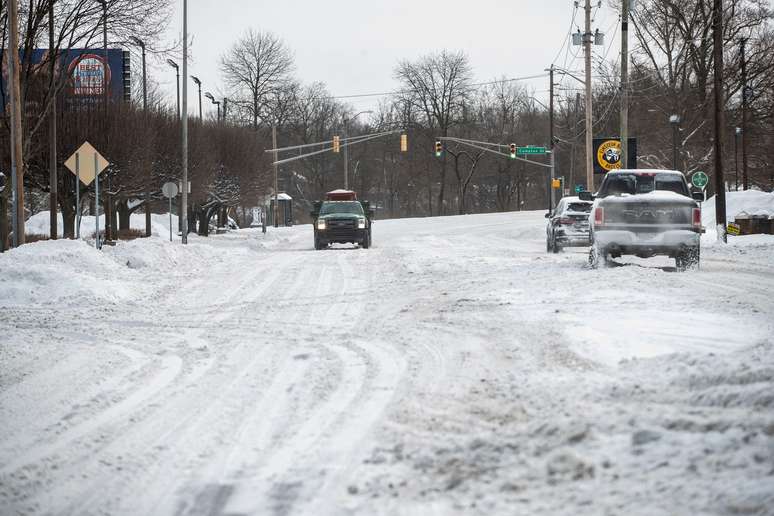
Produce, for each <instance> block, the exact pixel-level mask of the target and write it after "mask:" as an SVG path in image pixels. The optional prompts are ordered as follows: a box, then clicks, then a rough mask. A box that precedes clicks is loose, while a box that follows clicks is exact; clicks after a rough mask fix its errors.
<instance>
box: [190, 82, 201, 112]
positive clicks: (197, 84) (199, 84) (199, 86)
mask: <svg viewBox="0 0 774 516" xmlns="http://www.w3.org/2000/svg"><path fill="white" fill-rule="evenodd" d="M191 79H192V80H193V82H194V83H195V84H196V86H197V87H198V88H199V121H200V122H201V120H202V81H200V80H199V78H198V77H194V76H193V75H192V76H191Z"/></svg>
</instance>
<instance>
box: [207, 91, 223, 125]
mask: <svg viewBox="0 0 774 516" xmlns="http://www.w3.org/2000/svg"><path fill="white" fill-rule="evenodd" d="M204 96H205V97H207V98H208V99H210V102H212V103H213V104H215V105H216V106H218V118H217V120H218V122H220V101H219V100H215V97H213V96H212V93H210V92H209V91H208V92H206V93H205V94H204Z"/></svg>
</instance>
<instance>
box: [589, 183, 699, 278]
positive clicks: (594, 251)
mask: <svg viewBox="0 0 774 516" xmlns="http://www.w3.org/2000/svg"><path fill="white" fill-rule="evenodd" d="M579 197H580V198H581V199H583V200H588V201H594V205H593V207H592V209H591V215H590V217H589V221H590V223H591V224H590V226H591V237H590V238H591V250H590V251H589V264H590V265H591V266H592V267H597V266H598V265H600V264H606V263H607V261H608V259H609V258H618V257H620V256H622V255H634V256H638V257H640V258H649V257H651V256H659V255H660V256H669V257H671V258H674V259H675V265H676V266H677V269H678V270H681V271H683V270H686V269H690V268H695V267H698V265H699V257H700V241H701V234H702V233H703V232H704V229H703V228H702V225H701V208H700V207H699V205H698V204H697V201H703V200H704V194H703V193H702V192H694V193H691V190H690V188H689V187H688V183H687V182H686V180H685V176H684V175H683V174H682V173H681V172H677V171H673V170H640V169H638V170H619V171H614V172H608V173H607V175H606V176H605V178H604V179H603V180H602V185H601V186H600V187H599V191H598V192H597V194H596V195H593V194H592V193H591V192H581V193H580V195H579Z"/></svg>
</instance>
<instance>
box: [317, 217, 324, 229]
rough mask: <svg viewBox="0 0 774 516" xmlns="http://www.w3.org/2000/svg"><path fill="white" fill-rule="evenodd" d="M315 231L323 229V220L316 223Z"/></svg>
mask: <svg viewBox="0 0 774 516" xmlns="http://www.w3.org/2000/svg"><path fill="white" fill-rule="evenodd" d="M317 229H319V230H323V229H325V220H323V219H320V220H318V221H317Z"/></svg>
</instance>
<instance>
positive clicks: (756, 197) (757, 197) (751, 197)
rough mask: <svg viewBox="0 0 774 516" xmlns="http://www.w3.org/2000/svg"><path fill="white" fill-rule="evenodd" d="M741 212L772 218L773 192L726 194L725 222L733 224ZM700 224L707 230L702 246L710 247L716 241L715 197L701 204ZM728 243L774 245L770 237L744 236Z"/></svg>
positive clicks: (773, 215)
mask: <svg viewBox="0 0 774 516" xmlns="http://www.w3.org/2000/svg"><path fill="white" fill-rule="evenodd" d="M742 212H744V213H746V214H748V215H763V216H767V217H774V192H761V191H759V190H746V191H741V192H726V221H727V222H733V221H734V218H735V217H736V216H737V215H739V214H741V213H742ZM701 222H702V224H703V225H704V227H706V228H707V233H706V234H705V235H704V237H702V244H704V245H712V244H714V243H715V242H716V241H717V231H716V230H715V196H712V197H710V198H709V199H707V202H705V203H703V204H702V210H701ZM728 243H729V244H731V245H735V246H750V245H752V246H758V245H766V244H768V245H771V244H774V236H772V235H744V236H737V237H729V240H728Z"/></svg>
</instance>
